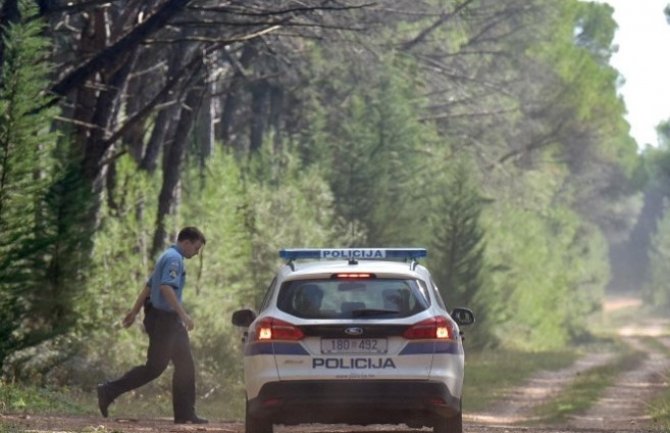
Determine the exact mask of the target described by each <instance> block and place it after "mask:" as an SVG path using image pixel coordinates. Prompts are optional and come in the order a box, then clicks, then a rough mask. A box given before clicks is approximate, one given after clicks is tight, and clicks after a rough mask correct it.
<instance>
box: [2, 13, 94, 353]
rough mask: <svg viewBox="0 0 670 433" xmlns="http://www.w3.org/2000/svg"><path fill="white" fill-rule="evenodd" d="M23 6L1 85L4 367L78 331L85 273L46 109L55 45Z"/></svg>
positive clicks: (71, 199)
mask: <svg viewBox="0 0 670 433" xmlns="http://www.w3.org/2000/svg"><path fill="white" fill-rule="evenodd" d="M19 6H20V11H21V16H22V17H24V18H25V19H22V20H21V21H19V22H17V23H15V24H10V25H8V27H7V28H6V29H5V32H4V34H5V35H6V37H5V40H4V46H5V52H4V58H3V65H2V68H1V70H2V75H1V78H0V80H1V81H0V233H2V237H0V324H1V325H0V366H1V365H3V363H4V362H5V361H6V359H7V357H8V356H9V355H10V354H12V353H15V352H17V351H20V350H22V349H25V348H28V347H33V346H36V345H37V344H40V343H41V342H44V341H45V340H49V339H51V338H53V337H54V336H57V335H62V334H63V333H65V332H66V331H67V330H68V329H69V328H70V327H71V326H72V325H73V324H74V322H75V320H74V317H75V309H76V306H75V304H74V299H75V294H76V293H77V292H78V291H79V290H81V286H80V285H77V284H76V282H77V281H78V277H79V276H80V275H82V272H83V271H82V268H81V267H80V266H78V262H77V261H73V260H71V259H72V258H73V257H76V251H77V246H78V243H76V242H74V243H73V242H71V240H72V239H74V238H75V233H76V232H77V230H78V227H77V225H76V224H74V223H73V222H72V221H69V220H68V219H67V217H66V216H67V214H68V213H69V211H68V210H67V209H72V208H73V207H76V206H78V205H77V203H78V202H79V201H78V199H79V198H80V197H78V196H77V192H78V191H80V189H79V188H78V187H77V182H76V179H74V178H73V177H72V176H68V175H67V174H65V175H63V174H62V172H61V171H59V170H57V169H56V167H57V164H56V159H55V158H54V151H55V149H56V146H57V141H58V136H57V134H55V133H54V132H52V131H50V126H51V123H52V119H53V118H54V116H55V114H56V112H55V110H54V109H43V108H42V107H45V106H47V104H46V102H47V100H48V95H47V93H46V90H45V89H47V88H48V83H49V82H48V80H47V77H48V74H49V72H50V65H49V63H48V62H47V61H46V56H47V55H48V53H49V43H48V41H47V40H46V38H44V37H43V36H42V35H41V32H42V23H41V22H40V21H39V20H36V19H33V18H34V17H35V16H36V13H37V11H36V9H35V6H34V5H33V3H32V2H29V1H27V0H25V1H21V2H20V3H19ZM63 172H64V173H67V171H66V170H65V171H63ZM76 236H81V235H80V234H77V235H76ZM83 236H86V234H83ZM89 239H90V237H89Z"/></svg>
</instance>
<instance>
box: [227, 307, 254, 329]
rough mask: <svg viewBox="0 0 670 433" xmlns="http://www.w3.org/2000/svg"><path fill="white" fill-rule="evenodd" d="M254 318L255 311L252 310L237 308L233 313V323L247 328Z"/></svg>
mask: <svg viewBox="0 0 670 433" xmlns="http://www.w3.org/2000/svg"><path fill="white" fill-rule="evenodd" d="M254 320H256V312H255V311H254V310H249V309H245V310H237V311H235V312H234V313H233V318H232V322H233V325H235V326H239V327H242V328H248V327H249V325H251V322H253V321H254Z"/></svg>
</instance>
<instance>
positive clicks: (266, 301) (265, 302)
mask: <svg viewBox="0 0 670 433" xmlns="http://www.w3.org/2000/svg"><path fill="white" fill-rule="evenodd" d="M276 286H277V277H275V278H274V279H273V280H272V282H271V283H270V286H268V288H267V290H266V291H265V296H264V297H263V301H262V302H261V306H260V308H259V309H258V312H259V313H260V312H261V311H264V310H266V309H267V308H268V307H269V306H270V299H271V298H272V293H273V292H274V289H275V287H276Z"/></svg>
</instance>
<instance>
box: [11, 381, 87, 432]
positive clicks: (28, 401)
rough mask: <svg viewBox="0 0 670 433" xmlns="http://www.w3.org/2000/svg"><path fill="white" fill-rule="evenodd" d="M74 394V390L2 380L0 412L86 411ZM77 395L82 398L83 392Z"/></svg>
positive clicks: (78, 412)
mask: <svg viewBox="0 0 670 433" xmlns="http://www.w3.org/2000/svg"><path fill="white" fill-rule="evenodd" d="M73 394H75V393H73V392H72V390H65V389H48V388H42V387H33V386H19V385H16V384H12V383H7V382H4V381H0V413H17V412H19V413H20V412H28V413H41V414H58V413H64V412H65V413H71V414H81V413H85V410H84V408H83V407H82V406H81V404H79V403H77V402H76V401H75V400H77V398H76V397H75V396H74V395H73ZM77 397H79V398H81V393H77ZM1 428H2V427H1V426H0V430H1Z"/></svg>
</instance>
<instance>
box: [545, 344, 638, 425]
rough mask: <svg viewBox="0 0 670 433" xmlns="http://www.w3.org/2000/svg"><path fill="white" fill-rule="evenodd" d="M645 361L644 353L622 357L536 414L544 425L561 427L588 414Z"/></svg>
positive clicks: (584, 377)
mask: <svg viewBox="0 0 670 433" xmlns="http://www.w3.org/2000/svg"><path fill="white" fill-rule="evenodd" d="M645 357H646V354H645V353H642V352H635V351H623V352H621V353H619V355H618V356H617V357H616V358H615V359H614V360H613V361H612V362H611V363H608V364H606V365H603V366H599V367H594V368H592V369H590V370H587V371H586V372H584V373H582V374H580V375H579V376H578V377H577V378H576V379H574V380H573V381H572V382H571V383H570V384H569V385H568V386H567V387H566V388H565V389H563V390H562V391H561V392H560V394H559V395H558V396H556V397H555V398H554V399H552V400H551V401H549V402H547V403H545V404H542V405H540V406H538V407H537V408H536V409H535V414H536V415H537V416H538V417H539V419H540V421H541V422H545V423H547V422H548V423H560V422H564V421H566V419H567V417H568V416H569V415H571V414H578V413H584V412H586V411H587V410H588V409H589V408H590V407H591V406H592V405H593V404H594V403H595V402H596V401H597V400H598V398H599V397H600V396H601V394H602V392H603V391H604V390H605V388H607V387H608V386H610V385H612V384H613V383H614V381H615V380H616V377H617V376H618V375H619V374H620V373H622V372H624V371H628V370H631V369H634V368H636V367H637V366H638V365H639V364H640V363H641V362H642V361H643V360H644V359H645Z"/></svg>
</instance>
